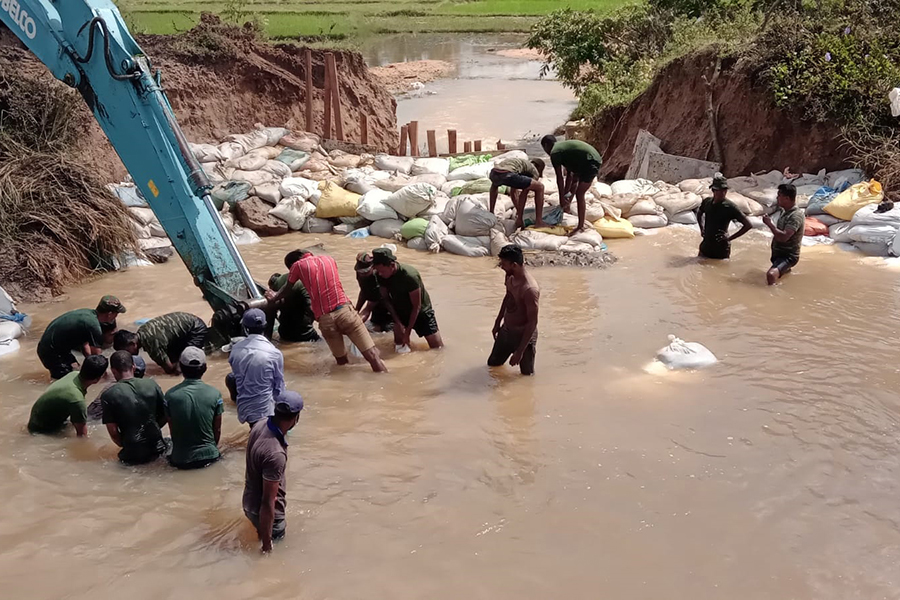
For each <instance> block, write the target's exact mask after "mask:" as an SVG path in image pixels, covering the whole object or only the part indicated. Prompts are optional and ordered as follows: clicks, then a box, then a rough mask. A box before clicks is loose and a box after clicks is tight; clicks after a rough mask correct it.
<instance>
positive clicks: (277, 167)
mask: <svg viewBox="0 0 900 600" xmlns="http://www.w3.org/2000/svg"><path fill="white" fill-rule="evenodd" d="M260 171H263V172H265V173H271V174H272V175H274V176H275V178H276V179H284V178H286V177H290V176H291V168H290V167H289V166H287V165H286V164H284V163H283V162H281V161H280V160H267V161H266V164H264V165H263V166H262V167H261V168H260Z"/></svg>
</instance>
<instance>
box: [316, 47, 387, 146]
mask: <svg viewBox="0 0 900 600" xmlns="http://www.w3.org/2000/svg"><path fill="white" fill-rule="evenodd" d="M305 59H306V130H307V131H309V132H310V133H314V128H313V94H312V90H313V83H312V51H311V50H310V49H308V48H307V50H306V56H305ZM340 89H341V84H340V79H339V78H338V70H337V63H336V62H335V60H334V53H332V52H326V53H325V89H324V90H323V95H324V103H325V116H324V125H323V127H322V138H323V139H326V140H327V139H331V134H332V131H331V125H332V118H333V120H334V139H336V140H340V141H344V120H343V117H342V114H341V95H340ZM370 118H371V117H370V116H369V115H367V114H366V113H360V115H359V143H360V144H363V145H365V144H368V143H369V119H370Z"/></svg>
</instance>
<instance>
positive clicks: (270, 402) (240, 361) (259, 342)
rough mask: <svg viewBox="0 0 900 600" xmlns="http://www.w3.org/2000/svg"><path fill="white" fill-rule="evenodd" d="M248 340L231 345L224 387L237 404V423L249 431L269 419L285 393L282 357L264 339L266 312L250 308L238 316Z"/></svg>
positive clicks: (279, 352) (278, 351)
mask: <svg viewBox="0 0 900 600" xmlns="http://www.w3.org/2000/svg"><path fill="white" fill-rule="evenodd" d="M241 325H242V326H243V327H244V332H246V334H247V337H246V338H245V339H243V340H241V341H239V342H238V343H236V344H235V345H234V347H233V348H232V349H231V355H230V356H229V357H228V363H229V364H230V365H231V373H230V374H229V375H228V376H227V377H226V378H225V385H226V386H227V387H228V391H229V392H231V398H232V400H234V402H235V404H236V405H237V413H238V421H240V422H241V423H247V424H249V425H250V428H251V429H252V428H253V425H255V424H256V423H258V422H259V421H264V420H265V419H266V417H271V416H272V414H273V410H274V408H275V398H277V397H278V396H280V395H281V393H282V392H284V355H283V354H282V353H281V351H280V350H279V349H278V348H276V347H275V346H274V345H273V344H272V342H270V341H269V340H268V339H267V338H266V336H265V332H266V313H264V312H263V311H262V310H260V309H258V308H251V309H250V310H248V311H247V312H245V313H244V316H243V317H241Z"/></svg>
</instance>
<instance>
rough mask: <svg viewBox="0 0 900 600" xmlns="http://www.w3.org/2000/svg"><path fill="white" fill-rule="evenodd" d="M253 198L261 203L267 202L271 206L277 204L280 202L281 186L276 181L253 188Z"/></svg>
mask: <svg viewBox="0 0 900 600" xmlns="http://www.w3.org/2000/svg"><path fill="white" fill-rule="evenodd" d="M252 195H253V196H256V197H257V198H259V199H260V200H262V201H263V202H268V203H269V204H271V205H272V206H275V205H276V204H278V201H279V200H281V198H282V195H281V184H280V183H278V182H277V181H273V182H271V183H264V184H262V185H257V186H256V187H254V188H253V194H252Z"/></svg>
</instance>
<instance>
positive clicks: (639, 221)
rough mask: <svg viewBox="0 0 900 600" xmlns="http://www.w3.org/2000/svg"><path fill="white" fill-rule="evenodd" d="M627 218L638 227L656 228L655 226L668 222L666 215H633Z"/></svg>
mask: <svg viewBox="0 0 900 600" xmlns="http://www.w3.org/2000/svg"><path fill="white" fill-rule="evenodd" d="M628 220H629V221H630V222H631V224H632V225H634V226H635V227H639V228H640V229H656V228H657V227H665V226H666V225H668V223H669V220H668V219H667V218H666V215H635V216H633V217H628Z"/></svg>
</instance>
